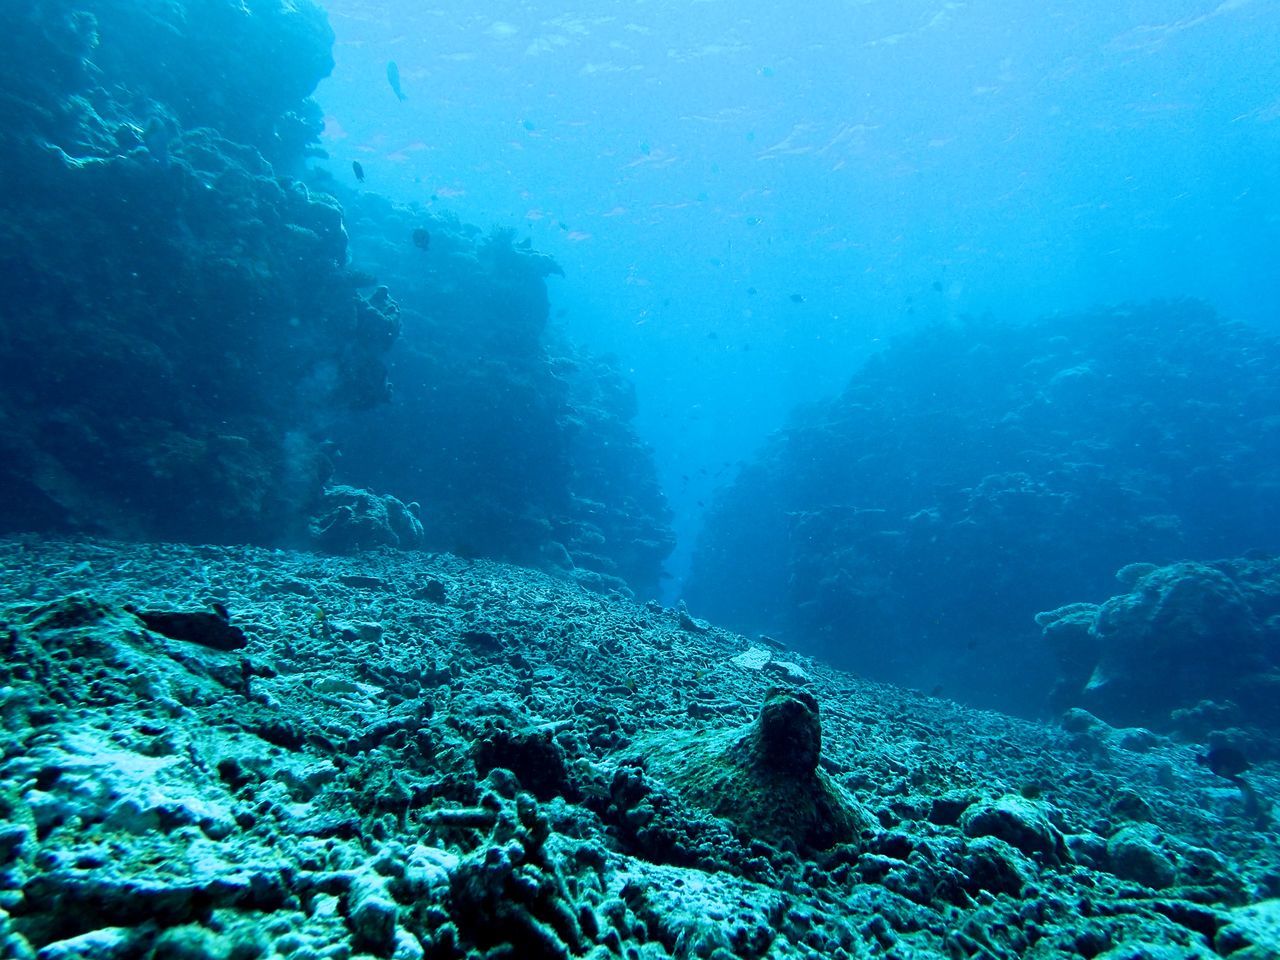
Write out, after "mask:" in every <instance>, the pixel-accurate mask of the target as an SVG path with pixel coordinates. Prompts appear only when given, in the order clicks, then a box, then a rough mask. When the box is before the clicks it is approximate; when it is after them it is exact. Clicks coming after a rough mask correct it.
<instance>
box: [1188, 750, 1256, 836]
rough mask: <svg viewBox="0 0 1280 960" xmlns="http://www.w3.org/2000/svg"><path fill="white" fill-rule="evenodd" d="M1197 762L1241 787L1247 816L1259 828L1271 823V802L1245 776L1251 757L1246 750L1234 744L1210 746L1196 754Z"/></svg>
mask: <svg viewBox="0 0 1280 960" xmlns="http://www.w3.org/2000/svg"><path fill="white" fill-rule="evenodd" d="M1196 762H1197V763H1201V764H1204V766H1206V767H1208V768H1209V772H1210V773H1212V774H1213V775H1214V776H1218V777H1222V779H1223V780H1229V781H1230V782H1231V783H1234V784H1235V785H1236V786H1237V787H1239V788H1240V798H1241V799H1242V800H1243V801H1244V813H1245V816H1246V817H1248V818H1249V819H1250V820H1252V821H1253V822H1254V825H1255V826H1257V827H1258V828H1259V829H1265V828H1266V827H1267V826H1269V825H1270V823H1271V804H1270V803H1264V802H1263V800H1262V798H1261V797H1259V796H1258V791H1257V790H1255V789H1254V788H1253V784H1251V783H1250V782H1249V781H1248V780H1246V779H1245V778H1244V774H1245V772H1246V771H1247V770H1248V769H1249V758H1248V757H1246V756H1245V755H1244V752H1243V751H1242V750H1240V749H1238V748H1236V747H1232V746H1216V747H1210V748H1209V752H1208V753H1198V754H1196Z"/></svg>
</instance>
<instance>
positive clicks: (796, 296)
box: [787, 293, 804, 303]
mask: <svg viewBox="0 0 1280 960" xmlns="http://www.w3.org/2000/svg"><path fill="white" fill-rule="evenodd" d="M787 299H788V300H790V301H791V302H792V303H804V294H801V293H793V294H792V295H791V296H790V297H788V298H787Z"/></svg>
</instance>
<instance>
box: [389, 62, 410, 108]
mask: <svg viewBox="0 0 1280 960" xmlns="http://www.w3.org/2000/svg"><path fill="white" fill-rule="evenodd" d="M387 83H389V84H391V89H392V91H393V92H394V93H395V95H396V99H397V100H399V101H400V102H401V103H404V102H405V101H406V100H408V99H409V98H408V97H406V96H405V95H404V91H403V90H401V89H400V68H399V67H398V66H396V62H395V61H394V60H388V61H387Z"/></svg>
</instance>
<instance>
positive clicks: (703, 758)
mask: <svg viewBox="0 0 1280 960" xmlns="http://www.w3.org/2000/svg"><path fill="white" fill-rule="evenodd" d="M821 754H822V725H821V721H820V719H819V715H818V701H817V699H816V698H815V697H814V696H813V695H812V694H809V693H806V692H805V691H802V690H792V689H788V688H781V687H774V688H771V689H770V690H769V692H768V694H767V695H766V696H765V700H764V704H763V706H762V707H761V708H760V714H759V716H758V717H757V718H756V720H755V722H753V723H750V724H747V725H745V726H742V727H737V728H734V729H730V730H724V731H720V732H710V733H705V732H699V733H687V734H671V735H664V736H663V737H661V738H654V739H650V740H648V741H645V742H644V743H643V744H642V746H641V751H640V755H641V758H642V760H643V763H644V765H645V766H646V767H647V768H648V769H649V771H650V772H651V773H652V774H654V775H655V776H657V777H658V778H659V779H661V780H663V781H665V782H666V783H667V784H669V785H670V786H671V787H673V788H674V789H675V790H676V791H677V792H678V793H679V794H680V795H681V796H682V797H683V798H684V799H685V800H686V801H688V802H689V803H691V804H692V805H694V806H696V807H699V808H701V809H703V810H706V811H708V812H709V813H712V814H714V815H715V816H718V817H724V818H725V819H726V820H729V821H731V822H732V823H733V824H734V825H736V826H737V827H738V828H739V829H740V830H741V831H742V832H743V833H744V834H747V835H748V836H752V837H758V838H760V839H762V840H766V841H768V842H770V843H774V844H778V845H781V846H792V847H796V848H799V849H801V850H824V849H827V848H828V847H832V846H834V845H835V844H837V843H847V842H849V841H852V840H855V839H857V837H858V836H859V834H860V833H861V832H862V831H863V830H866V829H869V828H871V827H872V826H873V825H874V823H875V821H874V820H873V819H872V817H871V815H870V814H869V813H868V812H867V811H866V810H865V809H863V808H862V807H861V806H860V805H859V804H858V803H857V802H856V801H854V800H853V798H851V797H850V796H849V795H848V794H847V793H845V791H844V790H843V789H842V788H841V787H840V786H839V785H838V784H836V783H835V782H834V781H833V780H832V779H831V778H830V777H829V776H828V775H827V774H826V772H825V771H823V770H821V769H819V766H818V761H819V759H820V757H821Z"/></svg>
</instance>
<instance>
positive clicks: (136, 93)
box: [0, 0, 671, 594]
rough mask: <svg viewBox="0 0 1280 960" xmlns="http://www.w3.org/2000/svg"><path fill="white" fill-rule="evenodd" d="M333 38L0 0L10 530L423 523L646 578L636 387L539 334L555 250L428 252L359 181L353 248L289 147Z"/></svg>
mask: <svg viewBox="0 0 1280 960" xmlns="http://www.w3.org/2000/svg"><path fill="white" fill-rule="evenodd" d="M333 39H334V38H333V33H332V31H331V30H330V28H329V25H328V21H327V19H326V16H325V14H324V12H323V10H322V9H321V8H320V7H319V6H318V5H316V4H315V3H313V2H311V0H297V2H290V3H279V2H275V0H247V2H241V0H235V2H231V0H189V2H184V3H177V2H160V0H145V2H133V0H130V2H123V0H82V2H81V0H76V2H72V0H46V2H39V3H34V4H27V5H7V6H6V7H5V8H4V9H3V10H2V11H0V177H2V179H3V182H4V183H5V184H6V186H7V187H9V189H5V190H4V191H3V192H2V193H0V278H2V279H0V379H2V380H3V382H4V384H5V390H4V392H3V394H2V395H0V530H33V529H34V530H80V531H85V532H91V533H98V534H105V535H109V536H114V537H123V538H146V539H166V540H182V541H207V542H253V543H288V544H294V545H304V544H312V545H318V546H322V547H325V548H328V549H342V548H344V546H345V547H350V548H360V547H364V546H369V545H373V544H377V543H383V544H385V543H391V544H398V545H401V546H416V545H419V544H420V543H422V542H426V543H427V544H428V545H432V546H435V547H438V548H441V549H451V550H459V551H462V552H466V553H470V554H473V555H485V556H501V557H505V558H508V559H513V560H517V561H519V562H523V563H534V564H538V565H542V566H546V567H551V568H556V569H561V570H562V571H563V572H565V573H567V574H573V575H575V576H577V578H578V579H579V580H582V581H583V582H587V583H589V584H591V585H593V586H596V587H597V588H600V589H610V588H625V586H626V584H630V585H631V586H632V587H634V588H636V589H639V590H641V591H643V592H645V593H650V594H652V593H655V592H656V589H657V579H658V576H659V571H660V568H661V562H662V558H663V557H664V556H665V554H666V553H667V552H668V551H669V549H670V546H671V536H670V533H669V532H668V530H667V517H666V513H665V510H666V507H665V504H664V502H663V500H662V497H661V494H660V492H659V491H658V489H657V484H656V482H655V480H654V471H653V467H652V464H651V463H650V461H649V454H648V451H647V450H645V449H644V448H643V447H642V446H641V445H640V444H639V442H638V440H637V439H636V437H635V435H634V432H633V431H632V429H631V426H630V417H631V415H632V412H633V411H631V412H628V409H627V406H628V403H629V402H631V401H629V399H628V395H627V391H628V390H629V387H628V386H627V385H626V384H625V382H622V381H621V380H620V379H619V378H618V377H617V375H616V373H614V372H612V371H610V370H608V369H607V368H606V367H605V366H602V365H601V364H600V363H599V361H596V360H591V359H589V358H584V357H578V356H577V355H576V354H575V353H574V351H573V349H572V347H570V346H568V345H558V346H555V347H552V346H549V345H548V344H549V340H550V339H551V334H550V333H549V332H548V330H547V288H546V282H545V276H546V273H547V272H548V271H549V270H550V269H552V268H553V267H554V264H552V263H551V262H550V260H549V259H548V258H546V257H543V256H540V255H538V254H536V253H534V252H532V251H529V250H524V249H518V248H517V247H516V246H515V245H514V244H513V242H512V237H511V236H510V235H508V234H504V233H501V232H498V233H494V234H492V235H488V236H486V235H483V234H481V233H480V232H479V231H477V230H475V229H473V228H468V227H464V226H463V225H461V224H459V223H457V222H456V221H454V222H451V223H443V222H442V223H435V222H432V223H431V224H430V226H431V236H432V237H433V238H434V241H435V246H434V247H433V248H431V249H430V251H429V253H428V251H427V250H426V249H425V244H424V245H423V246H418V245H416V244H414V243H413V242H412V239H411V237H412V229H413V227H411V226H410V225H409V219H410V217H409V215H408V214H404V213H400V212H397V211H396V208H394V207H393V206H392V205H390V204H389V203H387V202H385V201H380V200H378V199H377V198H373V197H371V196H369V195H361V194H356V193H353V192H352V193H345V194H343V202H344V203H351V204H354V205H355V208H354V219H355V220H356V221H357V222H358V223H359V228H358V229H357V231H356V232H357V234H358V236H359V237H360V241H361V243H362V244H363V246H362V249H361V250H360V251H359V259H360V261H361V262H360V263H359V264H357V265H358V266H368V267H371V268H373V269H374V270H376V272H377V274H378V277H377V279H378V282H377V283H374V282H373V279H374V277H373V276H372V275H371V274H370V273H369V272H365V271H363V270H357V269H353V267H352V258H351V252H350V251H349V250H348V233H347V225H346V223H345V222H344V217H345V216H346V213H345V211H344V209H343V205H342V203H340V202H339V200H338V199H335V197H334V194H335V193H342V191H339V190H338V189H337V187H336V185H335V184H334V183H333V182H332V181H325V180H324V179H323V178H320V179H319V180H318V181H317V180H315V179H312V180H311V181H310V183H311V185H310V186H309V185H308V182H307V178H308V177H313V176H314V175H313V174H308V172H307V171H306V169H305V167H306V163H305V162H306V160H307V158H308V156H310V155H313V154H318V153H319V151H318V150H317V149H316V147H315V146H314V143H315V139H316V137H317V135H318V133H319V131H320V128H321V124H322V120H321V116H322V115H321V111H320V108H319V107H318V105H317V104H316V103H315V102H314V101H313V100H312V99H310V95H311V93H312V91H313V90H314V88H315V85H316V83H317V82H318V81H319V80H320V79H321V78H323V77H324V76H325V75H326V74H327V73H328V72H329V70H330V69H331V68H332V58H331V49H332V44H333ZM299 178H302V179H299ZM401 227H404V230H403V232H400V228H401ZM555 269H558V268H555ZM401 299H403V300H405V302H406V305H407V307H408V310H409V313H410V314H411V317H412V320H413V323H412V325H411V326H412V336H411V337H407V338H405V339H404V341H403V342H401V343H397V341H399V340H400V335H401V324H402V318H401V312H400V307H399V305H398V303H397V300H401ZM393 347H394V348H395V349H394V352H393ZM389 363H391V364H393V365H394V367H395V370H394V377H395V380H396V381H397V383H398V389H397V390H396V391H394V393H393V391H392V389H391V378H390V377H389V371H388V364H389ZM393 396H394V402H393V403H388V401H389V400H391V399H392V398H393ZM344 454H345V457H344ZM335 469H336V470H337V472H338V476H337V477H336V478H335ZM614 470H617V471H619V472H618V473H616V474H614V473H612V472H611V471H614ZM331 479H337V480H340V481H343V482H353V483H357V484H363V485H368V486H370V487H373V488H375V491H376V494H369V495H367V496H365V495H363V494H361V492H360V491H358V490H354V491H353V490H343V491H341V492H340V494H339V495H337V496H336V498H335V497H334V496H330V497H328V498H326V497H325V495H324V490H325V485H326V483H328V482H329V481H330V480H331ZM386 493H394V494H395V495H396V496H399V497H402V498H403V499H404V501H414V502H416V504H417V506H416V507H415V508H414V510H413V511H406V508H405V506H404V505H403V504H402V503H400V502H399V501H396V500H395V499H394V498H387V497H386V496H385V494H386ZM318 512H319V514H320V515H321V519H320V520H319V521H317V520H316V515H317V513H318ZM411 513H412V514H413V515H412V516H411V515H410V514H411ZM375 514H376V515H377V516H385V517H391V518H393V519H394V520H395V523H390V521H388V522H387V523H384V524H383V526H384V527H386V529H381V528H379V526H378V524H379V521H378V520H377V516H374V515H375ZM388 524H390V525H388ZM419 525H421V527H422V528H424V529H425V531H426V534H427V537H426V540H425V541H424V540H423V538H422V536H421V535H420V534H421V532H422V531H421V530H419ZM392 527H396V528H397V529H398V530H399V531H400V532H399V533H397V532H396V530H395V529H392ZM375 528H376V529H375ZM317 531H319V533H317Z"/></svg>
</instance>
